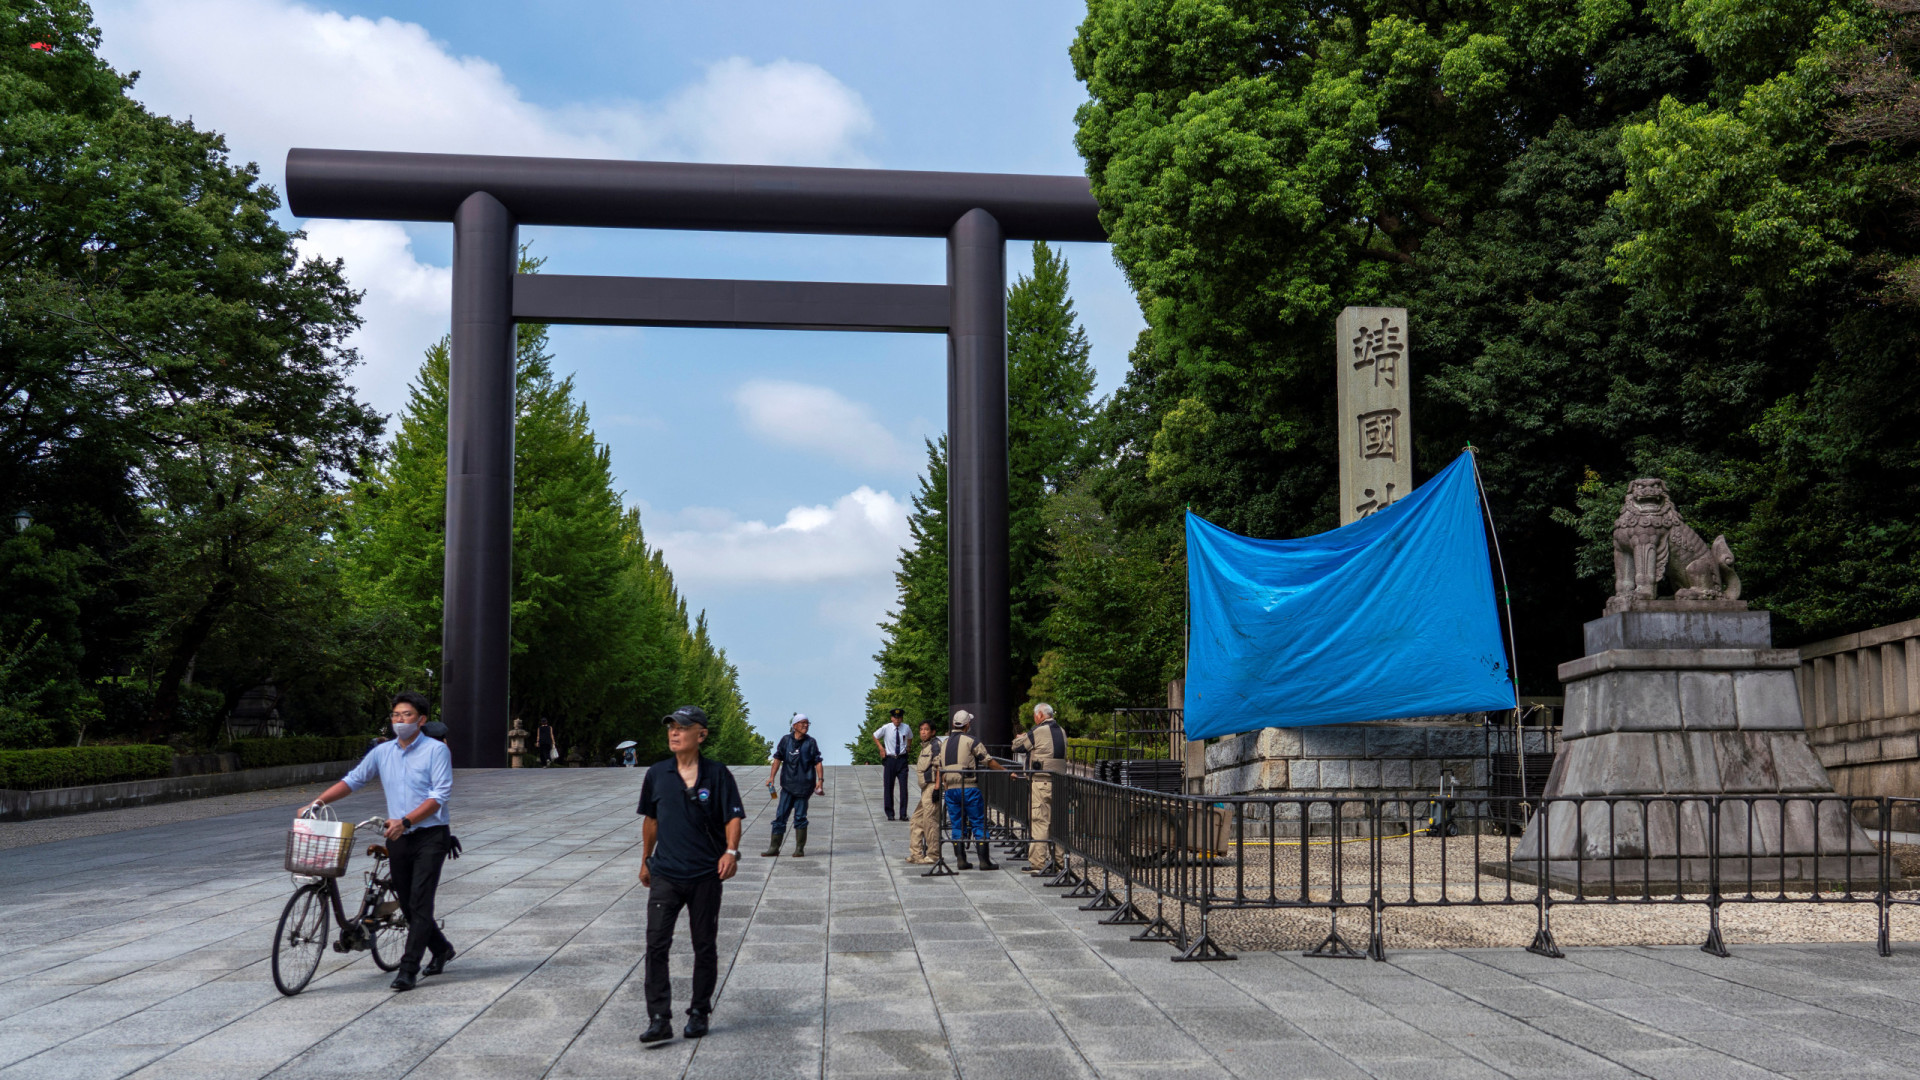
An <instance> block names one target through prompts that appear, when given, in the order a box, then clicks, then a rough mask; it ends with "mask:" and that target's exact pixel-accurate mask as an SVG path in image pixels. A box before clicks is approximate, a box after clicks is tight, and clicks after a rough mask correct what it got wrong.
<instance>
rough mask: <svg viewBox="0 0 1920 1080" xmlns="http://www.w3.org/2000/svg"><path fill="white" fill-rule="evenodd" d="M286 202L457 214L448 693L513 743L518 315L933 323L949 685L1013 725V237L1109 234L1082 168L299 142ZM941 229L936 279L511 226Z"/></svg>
mask: <svg viewBox="0 0 1920 1080" xmlns="http://www.w3.org/2000/svg"><path fill="white" fill-rule="evenodd" d="M287 205H288V208H289V209H290V210H291V211H292V212H293V213H294V214H295V215H297V216H299V217H306V218H313V217H319V218H356V219H363V220H384V221H448V222H452V223H453V345H452V356H451V371H450V376H449V389H448V396H449V406H448V415H447V565H446V579H445V595H444V602H443V605H442V624H443V629H442V637H441V660H440V664H441V712H442V714H443V715H444V716H446V717H448V718H449V719H450V720H451V725H450V726H451V727H452V729H453V735H452V740H451V741H452V743H453V749H454V752H455V760H456V761H458V762H460V763H461V764H462V765H463V766H471V767H479V768H498V767H500V766H503V765H505V764H506V742H507V727H508V721H509V717H508V707H509V706H508V701H507V685H508V684H507V670H508V656H509V651H510V650H509V639H508V615H509V609H510V588H511V582H512V576H511V569H510V559H511V555H512V544H513V385H514V335H513V327H514V324H515V323H517V322H538V323H587V324H597V325H613V326H698V327H727V328H752V329H773V330H874V331H901V332H907V333H945V334H946V335H947V458H948V472H947V575H948V585H949V608H948V612H949V613H948V646H947V647H948V661H949V675H948V679H949V684H948V686H949V695H948V696H949V698H950V707H951V708H955V709H966V710H967V711H969V712H971V713H973V714H974V715H975V716H977V717H978V718H979V721H978V723H977V725H976V732H977V734H978V735H979V737H981V738H982V739H983V740H984V741H986V742H988V743H1005V742H1007V741H1008V740H1009V738H1010V734H1011V733H1010V726H1011V722H1012V715H1011V714H1012V707H1013V703H1012V701H1011V700H1010V694H1011V689H1012V688H1011V686H1010V685H1009V677H1010V672H1009V664H1008V661H1009V656H1008V625H1007V620H1008V604H1007V589H1008V566H1007V311H1006V277H1007V275H1006V243H1005V242H1006V241H1007V240H1068V241H1071V240H1081V241H1104V240H1105V239H1106V238H1107V237H1106V232H1105V230H1104V229H1102V228H1101V225H1100V221H1099V216H1098V207H1097V206H1096V204H1095V203H1094V200H1093V196H1092V194H1091V192H1090V191H1089V189H1088V185H1087V181H1086V179H1085V178H1083V177H1078V176H1017V175H1008V174H996V173H940V172H895V171H885V170H878V169H802V168H785V167H776V166H761V165H697V164H680V163H669V162H654V161H592V160H573V159H559V158H521V157H486V156H478V155H457V154H395V153H376V152H370V151H356V150H306V149H295V150H293V151H291V152H290V153H288V155H287ZM521 225H572V226H580V227H586V228H621V229H701V230H714V231H730V232H785V233H823V234H844V235H859V236H919V237H945V238H946V241H947V283H946V284H945V285H869V284H846V283H837V282H784V281H719V280H702V279H689V278H624V277H575V276H566V275H559V274H540V275H522V274H517V273H516V272H515V270H516V267H517V263H518V255H519V245H518V233H517V230H518V227H519V226H521Z"/></svg>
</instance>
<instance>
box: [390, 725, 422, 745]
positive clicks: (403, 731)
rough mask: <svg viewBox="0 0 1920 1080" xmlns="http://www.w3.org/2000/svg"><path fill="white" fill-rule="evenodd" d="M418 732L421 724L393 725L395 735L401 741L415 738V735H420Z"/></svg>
mask: <svg viewBox="0 0 1920 1080" xmlns="http://www.w3.org/2000/svg"><path fill="white" fill-rule="evenodd" d="M418 734H420V725H419V724H395V725H393V737H394V738H396V739H399V740H400V741H401V742H409V741H411V740H412V739H413V737H414V736H415V735H418Z"/></svg>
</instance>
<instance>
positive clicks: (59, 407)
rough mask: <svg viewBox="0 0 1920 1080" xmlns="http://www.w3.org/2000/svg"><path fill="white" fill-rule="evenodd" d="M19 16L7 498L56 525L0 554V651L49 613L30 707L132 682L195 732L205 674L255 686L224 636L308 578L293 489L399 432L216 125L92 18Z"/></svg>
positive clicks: (157, 728)
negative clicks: (102, 45) (364, 391)
mask: <svg viewBox="0 0 1920 1080" xmlns="http://www.w3.org/2000/svg"><path fill="white" fill-rule="evenodd" d="M0 12H4V18H0V200H4V204H3V205H4V207H5V210H4V212H0V506H5V507H7V508H8V510H7V512H8V513H9V515H11V513H12V511H13V510H14V509H15V508H28V509H30V510H32V511H33V513H34V517H35V520H36V521H37V522H38V523H39V524H38V525H36V527H35V529H34V530H31V533H32V535H31V536H30V537H29V538H27V543H29V544H30V545H33V546H34V547H36V548H37V550H35V551H25V550H23V549H21V548H18V547H12V549H11V550H10V551H9V552H0V573H4V574H5V575H6V580H5V581H4V582H0V589H5V591H6V592H7V593H8V594H9V595H10V596H15V595H17V596H18V597H19V598H20V600H21V602H19V603H13V604H8V605H5V606H0V639H4V638H8V637H13V636H16V635H17V634H19V633H20V631H21V628H22V627H23V626H24V625H26V624H27V623H31V622H37V623H38V624H39V626H40V628H41V629H40V631H39V633H40V634H41V635H43V636H44V645H43V647H41V648H39V649H37V650H36V651H35V652H34V654H33V656H32V658H31V662H29V663H27V664H24V665H22V668H21V671H20V672H18V673H17V677H24V678H29V679H32V680H47V679H50V680H51V682H50V683H49V684H48V685H47V687H46V688H45V690H44V692H41V693H39V694H38V696H37V701H38V705H37V706H36V708H40V709H44V710H48V711H49V712H50V713H52V714H65V713H72V714H73V716H76V717H77V716H81V715H83V714H87V715H90V710H93V709H94V708H95V705H94V704H91V701H92V696H93V689H92V687H93V686H94V685H95V684H96V683H98V682H99V681H100V680H102V679H104V678H106V677H108V676H109V675H111V674H112V673H114V672H115V671H132V670H138V671H140V672H142V675H143V678H145V679H149V680H151V682H152V684H153V690H152V693H151V694H150V695H149V697H148V701H149V707H148V709H147V716H146V720H145V721H144V726H145V727H146V729H147V730H146V732H145V734H146V735H147V736H148V737H161V736H164V735H167V734H177V732H173V731H172V730H171V729H172V727H173V725H174V723H175V721H176V720H177V719H178V715H177V714H178V713H179V711H180V709H181V702H182V700H183V688H185V687H187V686H189V685H190V684H191V682H192V681H193V679H194V677H195V674H196V673H197V674H198V675H199V677H200V679H201V681H202V682H203V683H212V684H214V685H217V686H220V687H221V689H222V690H223V691H224V692H226V693H228V694H232V693H236V692H237V691H235V690H234V688H233V687H232V685H231V683H232V681H233V680H235V679H238V678H241V677H243V676H242V675H241V674H240V673H235V672H219V671H215V670H211V669H210V665H209V663H208V662H203V661H208V660H209V657H208V655H207V648H208V646H209V643H210V642H212V641H213V640H214V639H215V638H216V637H217V635H219V634H220V633H221V632H222V631H223V630H225V629H227V628H230V627H232V626H233V625H234V624H235V623H236V622H239V621H241V620H243V619H245V618H246V617H248V616H249V615H250V614H254V612H253V611H251V610H250V609H249V608H248V606H247V602H246V598H248V597H254V596H267V595H281V596H284V595H285V594H286V593H287V591H288V589H289V588H296V585H295V583H294V582H292V581H290V580H288V579H284V578H275V577H274V575H276V574H285V573H290V572H294V566H293V564H292V563H290V562H288V561H287V560H285V559H283V558H281V557H280V553H282V552H284V551H285V550H286V548H287V545H289V544H297V543H298V542H300V541H299V540H298V536H297V535H296V534H300V533H302V531H303V530H304V525H303V524H301V523H299V522H297V521H295V520H294V519H292V518H289V517H288V516H286V515H285V514H284V513H282V512H281V511H282V510H284V508H285V504H284V498H283V497H284V496H286V495H288V494H289V493H291V492H292V491H294V490H295V489H297V488H301V487H302V486H303V485H304V486H305V488H306V492H307V494H315V493H316V492H320V493H323V494H324V492H326V491H337V487H338V481H337V479H336V478H337V477H339V476H340V475H342V474H343V473H351V471H352V469H353V468H354V467H355V464H356V462H357V460H358V459H359V457H360V456H361V454H363V453H364V452H365V451H366V450H367V449H368V448H369V447H370V446H371V445H372V443H373V440H374V439H375V437H376V436H377V435H378V433H379V430H380V421H379V418H378V417H377V416H376V415H374V414H373V413H372V412H371V411H369V410H368V409H366V407H365V406H363V405H361V404H360V403H359V402H357V401H355V400H354V398H353V395H352V392H351V389H350V388H349V387H348V385H347V383H346V376H347V374H348V372H349V371H350V370H351V368H352V367H353V365H354V363H355V361H356V358H355V357H354V355H353V353H352V352H351V350H348V349H346V348H345V347H344V345H343V342H344V339H345V336H346V335H347V334H348V333H350V332H351V331H352V330H353V329H354V327H355V326H357V325H358V319H357V317H356V316H355V314H354V306H355V304H356V302H357V297H356V296H355V295H354V294H353V293H352V292H351V291H350V290H349V289H348V288H347V286H346V283H345V281H344V278H343V277H342V275H341V272H340V267H339V266H338V265H337V264H334V265H329V264H325V263H320V262H315V261H308V262H304V263H303V262H301V261H300V260H299V259H298V258H297V256H296V253H295V250H294V240H295V238H296V237H295V234H292V233H290V232H288V231H287V230H285V229H282V228H281V227H280V226H278V225H277V224H275V222H274V221H273V218H272V216H271V215H272V212H273V211H274V210H275V209H276V208H277V207H278V205H279V203H278V199H277V197H276V196H275V195H274V194H273V192H272V191H270V190H268V189H265V188H261V187H259V186H258V185H257V171H256V170H255V169H254V168H253V167H251V166H247V167H240V166H236V165H234V164H232V163H230V162H229V160H228V158H227V151H226V146H225V143H224V141H223V140H222V139H221V137H220V136H219V135H218V134H216V133H212V132H205V131H200V130H197V129H195V128H194V127H193V126H192V125H191V124H190V123H182V122H178V121H174V120H171V119H168V118H166V117H160V116H154V115H152V114H150V113H148V112H147V111H145V110H144V109H143V108H141V106H140V105H139V104H138V103H137V102H135V101H133V100H132V99H131V98H130V97H128V96H127V89H128V87H129V86H130V85H131V79H130V78H128V77H124V76H122V75H120V74H118V73H116V72H114V71H113V70H112V69H111V68H110V67H109V66H108V65H107V64H106V63H104V62H103V61H102V60H101V59H100V58H99V57H98V55H97V49H98V45H99V32H98V30H97V29H95V28H94V27H93V26H92V25H91V20H90V15H89V13H88V11H87V9H86V7H85V6H84V5H83V4H79V3H74V2H32V0H5V2H4V3H3V4H0ZM36 42H37V43H39V44H40V46H41V47H37V48H35V47H30V44H31V43H36ZM295 475H303V476H305V477H306V478H307V479H306V480H304V481H301V480H294V479H292V477H293V476H295ZM316 482H317V483H318V485H319V487H318V488H317V489H316V488H315V487H314V484H315V483H316ZM275 508H278V509H275ZM43 526H44V528H45V531H44V532H42V531H41V528H42V527H43ZM18 539H19V538H16V540H18ZM10 546H11V545H10ZM28 559H33V560H35V561H37V562H38V563H39V564H40V565H37V566H30V565H28ZM16 586H22V588H21V589H20V591H19V592H18V593H15V591H14V589H15V587H16ZM27 669H31V670H30V671H29V670H27Z"/></svg>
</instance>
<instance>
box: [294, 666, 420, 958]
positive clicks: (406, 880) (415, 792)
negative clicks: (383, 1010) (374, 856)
mask: <svg viewBox="0 0 1920 1080" xmlns="http://www.w3.org/2000/svg"><path fill="white" fill-rule="evenodd" d="M388 719H389V720H390V721H391V722H392V724H393V738H392V739H390V740H389V741H387V742H383V743H381V744H380V745H378V746H376V747H374V748H373V749H371V750H369V751H367V756H366V757H363V758H361V759H360V764H358V765H355V766H354V767H353V771H352V772H350V773H348V774H347V776H346V779H344V780H342V781H340V782H339V783H337V784H335V785H333V786H332V787H330V788H328V789H327V790H326V792H325V793H324V794H322V795H321V796H320V797H319V798H317V799H315V800H313V803H312V805H311V806H310V807H308V809H319V808H320V807H322V806H325V805H326V804H328V803H330V802H334V801H337V800H339V799H344V798H346V797H347V796H348V795H349V794H351V793H353V792H355V791H358V790H360V789H361V788H362V787H365V786H366V783H367V781H369V780H371V779H373V778H374V777H376V776H378V777H379V778H380V790H381V791H382V792H384V793H385V794H386V796H387V858H388V859H389V860H390V861H389V868H390V869H391V871H392V873H393V891H394V892H395V893H396V894H398V895H399V898H400V911H401V912H402V913H403V914H405V915H406V917H407V951H406V952H404V953H402V954H401V956H400V970H399V971H398V972H396V973H395V974H394V976H393V988H394V989H395V990H411V989H413V986H414V983H415V982H416V981H417V980H419V979H420V978H422V977H424V976H427V975H438V974H440V972H441V970H442V969H444V968H445V967H446V966H447V961H449V960H451V959H453V944H452V943H451V942H449V941H448V940H447V938H446V935H444V934H442V933H441V932H440V926H439V924H438V923H436V922H434V921H433V896H434V894H435V893H436V892H438V891H439V890H440V867H441V866H442V865H444V864H445V863H446V861H447V851H448V849H449V847H450V846H451V844H452V839H453V834H452V833H451V832H450V831H449V830H448V825H447V799H448V797H449V796H451V795H452V794H453V755H452V754H450V753H448V751H447V744H446V743H443V742H441V741H440V740H438V739H432V738H428V737H427V736H426V735H423V734H421V733H420V727H421V725H422V724H424V723H425V722H426V719H427V699H426V698H424V697H422V696H421V695H419V694H415V693H411V692H409V693H403V694H396V695H395V696H394V699H393V712H392V713H391V714H390V716H389V717H388ZM429 952H431V953H432V954H433V959H432V961H430V962H429V963H428V964H427V966H426V969H425V970H422V969H421V967H420V958H421V957H422V956H424V955H426V954H427V953H429Z"/></svg>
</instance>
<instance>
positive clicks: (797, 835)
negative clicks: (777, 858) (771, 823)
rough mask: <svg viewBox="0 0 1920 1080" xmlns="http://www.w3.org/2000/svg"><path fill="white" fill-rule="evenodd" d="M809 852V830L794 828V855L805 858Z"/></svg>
mask: <svg viewBox="0 0 1920 1080" xmlns="http://www.w3.org/2000/svg"><path fill="white" fill-rule="evenodd" d="M806 854H807V830H805V829H795V830H793V857H794V858H796V859H798V858H803V857H805V855H806Z"/></svg>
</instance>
